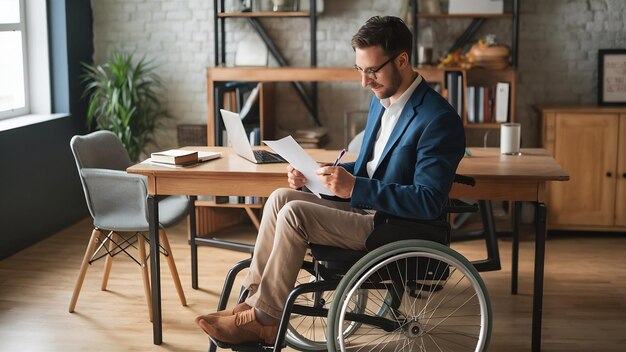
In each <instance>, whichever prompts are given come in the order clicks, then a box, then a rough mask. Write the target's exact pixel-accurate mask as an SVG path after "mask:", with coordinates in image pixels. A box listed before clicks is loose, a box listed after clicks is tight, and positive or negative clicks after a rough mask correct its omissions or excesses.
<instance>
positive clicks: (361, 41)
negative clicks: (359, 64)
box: [352, 16, 413, 60]
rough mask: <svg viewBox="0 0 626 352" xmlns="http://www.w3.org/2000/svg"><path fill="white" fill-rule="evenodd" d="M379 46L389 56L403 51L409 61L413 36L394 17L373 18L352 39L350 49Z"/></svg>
mask: <svg viewBox="0 0 626 352" xmlns="http://www.w3.org/2000/svg"><path fill="white" fill-rule="evenodd" d="M371 46H381V47H382V48H383V50H385V52H386V53H387V54H389V55H395V54H399V53H401V52H403V51H406V53H407V54H408V55H409V60H410V59H411V50H412V48H413V35H412V34H411V31H409V28H408V27H407V26H406V24H405V23H404V21H403V20H401V19H400V18H398V17H394V16H384V17H381V16H374V17H372V18H370V19H369V20H367V22H365V24H364V25H363V26H362V27H361V28H360V29H359V31H358V32H356V34H355V35H354V36H353V37H352V49H355V48H367V47H371Z"/></svg>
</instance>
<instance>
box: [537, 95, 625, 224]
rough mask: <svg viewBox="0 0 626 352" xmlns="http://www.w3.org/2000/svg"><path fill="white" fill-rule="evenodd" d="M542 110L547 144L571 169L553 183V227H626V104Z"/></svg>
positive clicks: (550, 193) (550, 219) (550, 221)
mask: <svg viewBox="0 0 626 352" xmlns="http://www.w3.org/2000/svg"><path fill="white" fill-rule="evenodd" d="M540 111H541V115H542V127H543V129H542V143H543V147H544V148H545V149H547V150H548V151H549V152H550V153H552V155H553V156H554V158H555V159H556V160H557V161H558V162H559V164H561V166H562V167H563V168H564V169H565V170H567V172H568V173H569V175H570V180H569V182H553V183H552V184H550V185H549V186H548V192H547V193H548V202H547V203H548V209H549V211H548V228H549V229H564V230H565V229H567V230H598V231H626V108H613V107H549V108H548V107H543V108H540Z"/></svg>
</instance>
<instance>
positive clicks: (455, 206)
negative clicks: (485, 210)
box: [444, 199, 478, 214]
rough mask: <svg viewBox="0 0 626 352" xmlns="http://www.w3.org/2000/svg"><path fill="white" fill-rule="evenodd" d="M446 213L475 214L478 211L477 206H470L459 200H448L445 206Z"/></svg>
mask: <svg viewBox="0 0 626 352" xmlns="http://www.w3.org/2000/svg"><path fill="white" fill-rule="evenodd" d="M444 211H445V212H446V213H457V214H458V213H475V212H477V211H478V204H470V203H467V202H464V201H462V200H460V199H450V200H449V201H448V205H446V206H445V208H444Z"/></svg>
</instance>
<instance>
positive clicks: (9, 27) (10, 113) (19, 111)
mask: <svg viewBox="0 0 626 352" xmlns="http://www.w3.org/2000/svg"><path fill="white" fill-rule="evenodd" d="M19 4H20V5H19V6H20V21H19V23H0V32H10V31H20V32H21V33H22V71H23V77H22V79H23V80H24V107H20V108H16V109H11V110H6V111H0V120H2V119H7V118H11V117H16V116H20V115H26V114H28V113H29V112H30V90H29V75H28V42H27V38H28V33H27V26H26V21H27V18H26V9H25V0H19Z"/></svg>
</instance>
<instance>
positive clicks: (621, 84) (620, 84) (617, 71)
mask: <svg viewBox="0 0 626 352" xmlns="http://www.w3.org/2000/svg"><path fill="white" fill-rule="evenodd" d="M598 105H626V49H601V50H599V51H598Z"/></svg>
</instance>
